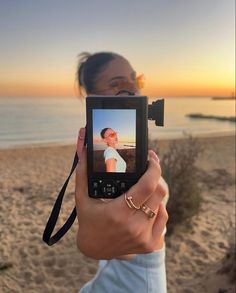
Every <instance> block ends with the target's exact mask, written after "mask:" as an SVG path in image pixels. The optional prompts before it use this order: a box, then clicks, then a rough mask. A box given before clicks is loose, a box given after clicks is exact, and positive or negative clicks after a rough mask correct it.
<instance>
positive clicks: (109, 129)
mask: <svg viewBox="0 0 236 293" xmlns="http://www.w3.org/2000/svg"><path fill="white" fill-rule="evenodd" d="M113 132H115V131H114V130H113V129H112V128H108V129H107V130H106V132H105V133H113Z"/></svg>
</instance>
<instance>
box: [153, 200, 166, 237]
mask: <svg viewBox="0 0 236 293" xmlns="http://www.w3.org/2000/svg"><path fill="white" fill-rule="evenodd" d="M167 221H168V213H167V211H166V207H165V205H164V204H163V203H160V205H159V209H158V213H157V216H156V218H155V223H154V224H153V228H152V236H153V239H154V241H157V240H159V239H160V237H161V235H162V233H163V231H164V229H165V226H166V223H167Z"/></svg>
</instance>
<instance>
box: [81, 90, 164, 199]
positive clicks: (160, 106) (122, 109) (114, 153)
mask: <svg viewBox="0 0 236 293" xmlns="http://www.w3.org/2000/svg"><path fill="white" fill-rule="evenodd" d="M155 113H156V114H157V115H156V114H155ZM163 113H164V100H158V101H156V102H154V103H153V105H148V98H147V97H146V96H130V95H129V96H88V97H87V98H86V117H87V126H86V135H87V172H88V193H89V196H90V197H93V198H115V197H118V196H120V195H121V194H123V193H124V192H126V191H127V190H128V189H129V188H130V187H131V186H132V185H134V184H135V183H136V182H137V181H138V180H139V178H140V177H141V176H142V175H143V173H144V172H145V170H146V168H147V152H148V119H151V120H156V125H160V126H162V125H163V117H164V116H163Z"/></svg>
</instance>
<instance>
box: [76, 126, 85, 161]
mask: <svg viewBox="0 0 236 293" xmlns="http://www.w3.org/2000/svg"><path fill="white" fill-rule="evenodd" d="M85 134H86V129H85V128H80V130H79V134H78V139H77V149H76V151H77V155H78V157H79V158H80V156H81V152H82V150H83V147H84V139H85Z"/></svg>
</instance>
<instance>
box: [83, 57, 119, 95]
mask: <svg viewBox="0 0 236 293" xmlns="http://www.w3.org/2000/svg"><path fill="white" fill-rule="evenodd" d="M117 57H120V58H124V57H122V56H121V55H119V54H116V53H113V52H99V53H95V54H90V53H87V52H83V53H81V54H79V63H78V68H77V81H78V86H79V91H80V94H81V93H82V88H84V89H85V91H86V93H92V92H93V90H94V87H95V83H96V79H97V76H98V74H99V73H100V72H101V71H102V70H103V69H104V68H105V67H106V66H107V64H108V63H109V62H110V61H111V60H113V59H115V58H117Z"/></svg>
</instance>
